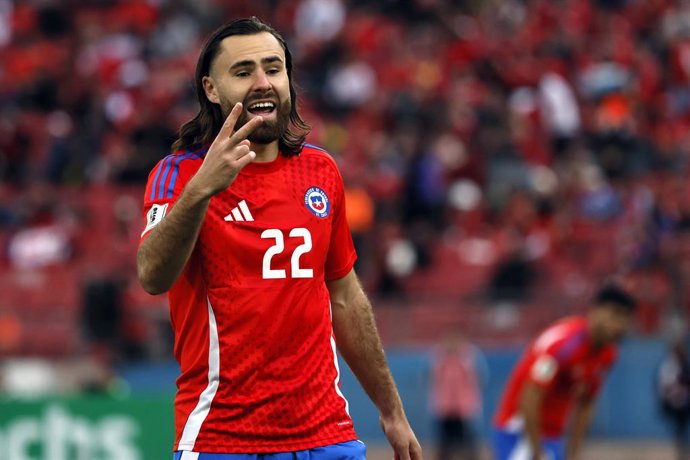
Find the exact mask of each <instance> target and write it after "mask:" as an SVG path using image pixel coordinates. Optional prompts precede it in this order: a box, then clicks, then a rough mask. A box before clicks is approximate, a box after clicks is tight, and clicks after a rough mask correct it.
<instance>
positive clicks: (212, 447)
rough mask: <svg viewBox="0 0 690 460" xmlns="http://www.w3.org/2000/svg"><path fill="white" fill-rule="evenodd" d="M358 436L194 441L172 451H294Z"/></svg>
mask: <svg viewBox="0 0 690 460" xmlns="http://www.w3.org/2000/svg"><path fill="white" fill-rule="evenodd" d="M358 439H359V438H358V437H357V435H356V434H355V433H354V432H353V433H348V434H347V435H344V436H336V437H332V438H325V439H318V440H313V441H299V442H294V443H287V442H283V443H280V444H233V445H227V444H208V443H199V442H197V443H194V444H182V443H180V444H177V445H175V446H174V447H173V452H177V451H179V450H186V451H193V452H200V453H210V454H264V453H265V454H268V453H277V452H294V451H297V450H309V449H316V448H318V447H325V446H329V445H331V444H338V443H341V442H349V441H357V440H358Z"/></svg>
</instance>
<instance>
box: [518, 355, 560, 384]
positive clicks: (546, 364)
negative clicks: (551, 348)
mask: <svg viewBox="0 0 690 460" xmlns="http://www.w3.org/2000/svg"><path fill="white" fill-rule="evenodd" d="M561 369H562V365H561V363H559V362H558V359H556V357H555V356H554V355H553V354H551V353H549V352H543V353H541V354H539V355H538V356H536V358H535V359H534V361H533V362H532V365H531V367H530V369H529V373H528V374H527V376H528V377H527V378H528V380H529V381H530V382H532V383H533V384H535V385H537V386H539V387H541V388H548V387H549V386H551V384H552V383H553V382H554V381H555V380H556V376H557V375H558V372H559V371H560V370H561Z"/></svg>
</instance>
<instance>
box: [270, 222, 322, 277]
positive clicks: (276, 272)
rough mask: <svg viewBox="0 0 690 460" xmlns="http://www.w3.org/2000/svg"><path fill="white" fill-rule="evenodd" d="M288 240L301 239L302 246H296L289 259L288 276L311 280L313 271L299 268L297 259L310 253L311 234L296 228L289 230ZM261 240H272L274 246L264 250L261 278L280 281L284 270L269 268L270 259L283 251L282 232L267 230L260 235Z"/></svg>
mask: <svg viewBox="0 0 690 460" xmlns="http://www.w3.org/2000/svg"><path fill="white" fill-rule="evenodd" d="M288 236H289V237H290V238H302V244H300V245H299V246H297V247H296V248H295V250H294V251H293V253H292V257H291V258H290V275H291V276H292V278H313V277H314V270H312V269H311V268H301V267H300V266H299V259H300V257H302V254H306V253H307V252H309V251H311V233H309V230H308V229H306V228H302V227H298V228H293V229H292V230H290V233H289V234H288ZM261 238H263V239H267V238H273V239H274V240H275V244H273V246H271V247H270V248H268V249H267V250H266V253H265V254H264V262H263V267H262V270H261V277H262V278H263V279H281V278H286V277H287V275H286V273H285V269H284V268H271V259H272V258H273V256H274V255H276V254H280V253H281V252H283V250H284V249H285V239H284V236H283V232H282V231H281V230H279V229H277V228H269V229H266V230H264V231H263V233H261Z"/></svg>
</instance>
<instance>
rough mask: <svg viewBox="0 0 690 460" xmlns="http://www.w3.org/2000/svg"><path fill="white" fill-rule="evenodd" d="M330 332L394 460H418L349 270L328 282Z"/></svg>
mask: <svg viewBox="0 0 690 460" xmlns="http://www.w3.org/2000/svg"><path fill="white" fill-rule="evenodd" d="M327 286H328V290H329V292H330V297H331V307H332V311H333V331H334V333H335V337H336V340H337V342H338V349H339V350H340V352H341V354H342V355H343V357H344V358H345V361H346V362H347V364H348V366H350V369H352V372H353V373H354V374H355V376H356V377H357V379H358V380H359V382H360V384H361V385H362V387H363V388H364V391H366V393H367V394H368V395H369V398H371V400H372V402H373V403H374V404H375V405H376V407H377V408H378V410H379V413H380V421H381V426H382V428H383V431H384V433H385V435H386V437H387V438H388V441H389V442H390V444H391V446H393V450H394V451H395V459H396V460H421V458H422V449H421V447H420V445H419V442H418V441H417V438H416V437H415V434H414V432H413V431H412V428H411V427H410V424H409V422H408V420H407V417H406V416H405V411H404V409H403V405H402V401H401V399H400V395H399V394H398V389H397V387H396V385H395V381H394V380H393V376H392V375H391V372H390V369H389V368H388V364H387V362H386V357H385V355H384V352H383V346H382V345H381V339H380V337H379V334H378V331H377V329H376V322H375V321H374V314H373V311H372V308H371V303H370V302H369V299H367V296H366V294H365V293H364V291H363V289H362V286H361V284H360V283H359V280H358V278H357V275H356V274H355V271H354V270H351V271H350V272H349V273H348V274H347V275H345V276H344V277H342V278H340V279H337V280H333V281H328V282H327Z"/></svg>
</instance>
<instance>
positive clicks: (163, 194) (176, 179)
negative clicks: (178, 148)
mask: <svg viewBox="0 0 690 460" xmlns="http://www.w3.org/2000/svg"><path fill="white" fill-rule="evenodd" d="M200 158H201V156H200V154H199V153H198V152H189V153H176V154H173V155H168V156H167V157H165V158H163V159H162V160H161V161H159V162H158V164H157V165H156V166H155V167H154V168H153V170H151V173H150V174H149V178H148V182H147V183H146V190H145V192H144V207H143V210H142V211H143V218H144V229H143V231H142V232H141V240H140V241H143V240H144V239H146V236H147V235H148V234H149V233H150V232H151V230H153V229H154V228H155V227H156V226H157V225H158V224H160V223H161V222H162V221H163V219H164V218H165V216H166V214H168V213H169V212H170V210H171V209H172V207H173V206H174V204H175V201H176V200H177V198H178V197H179V196H180V193H182V190H183V189H184V187H185V185H187V182H188V181H189V179H190V178H191V177H192V176H193V175H194V174H195V173H196V170H197V169H198V168H199V166H200V164H201V160H200Z"/></svg>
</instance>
